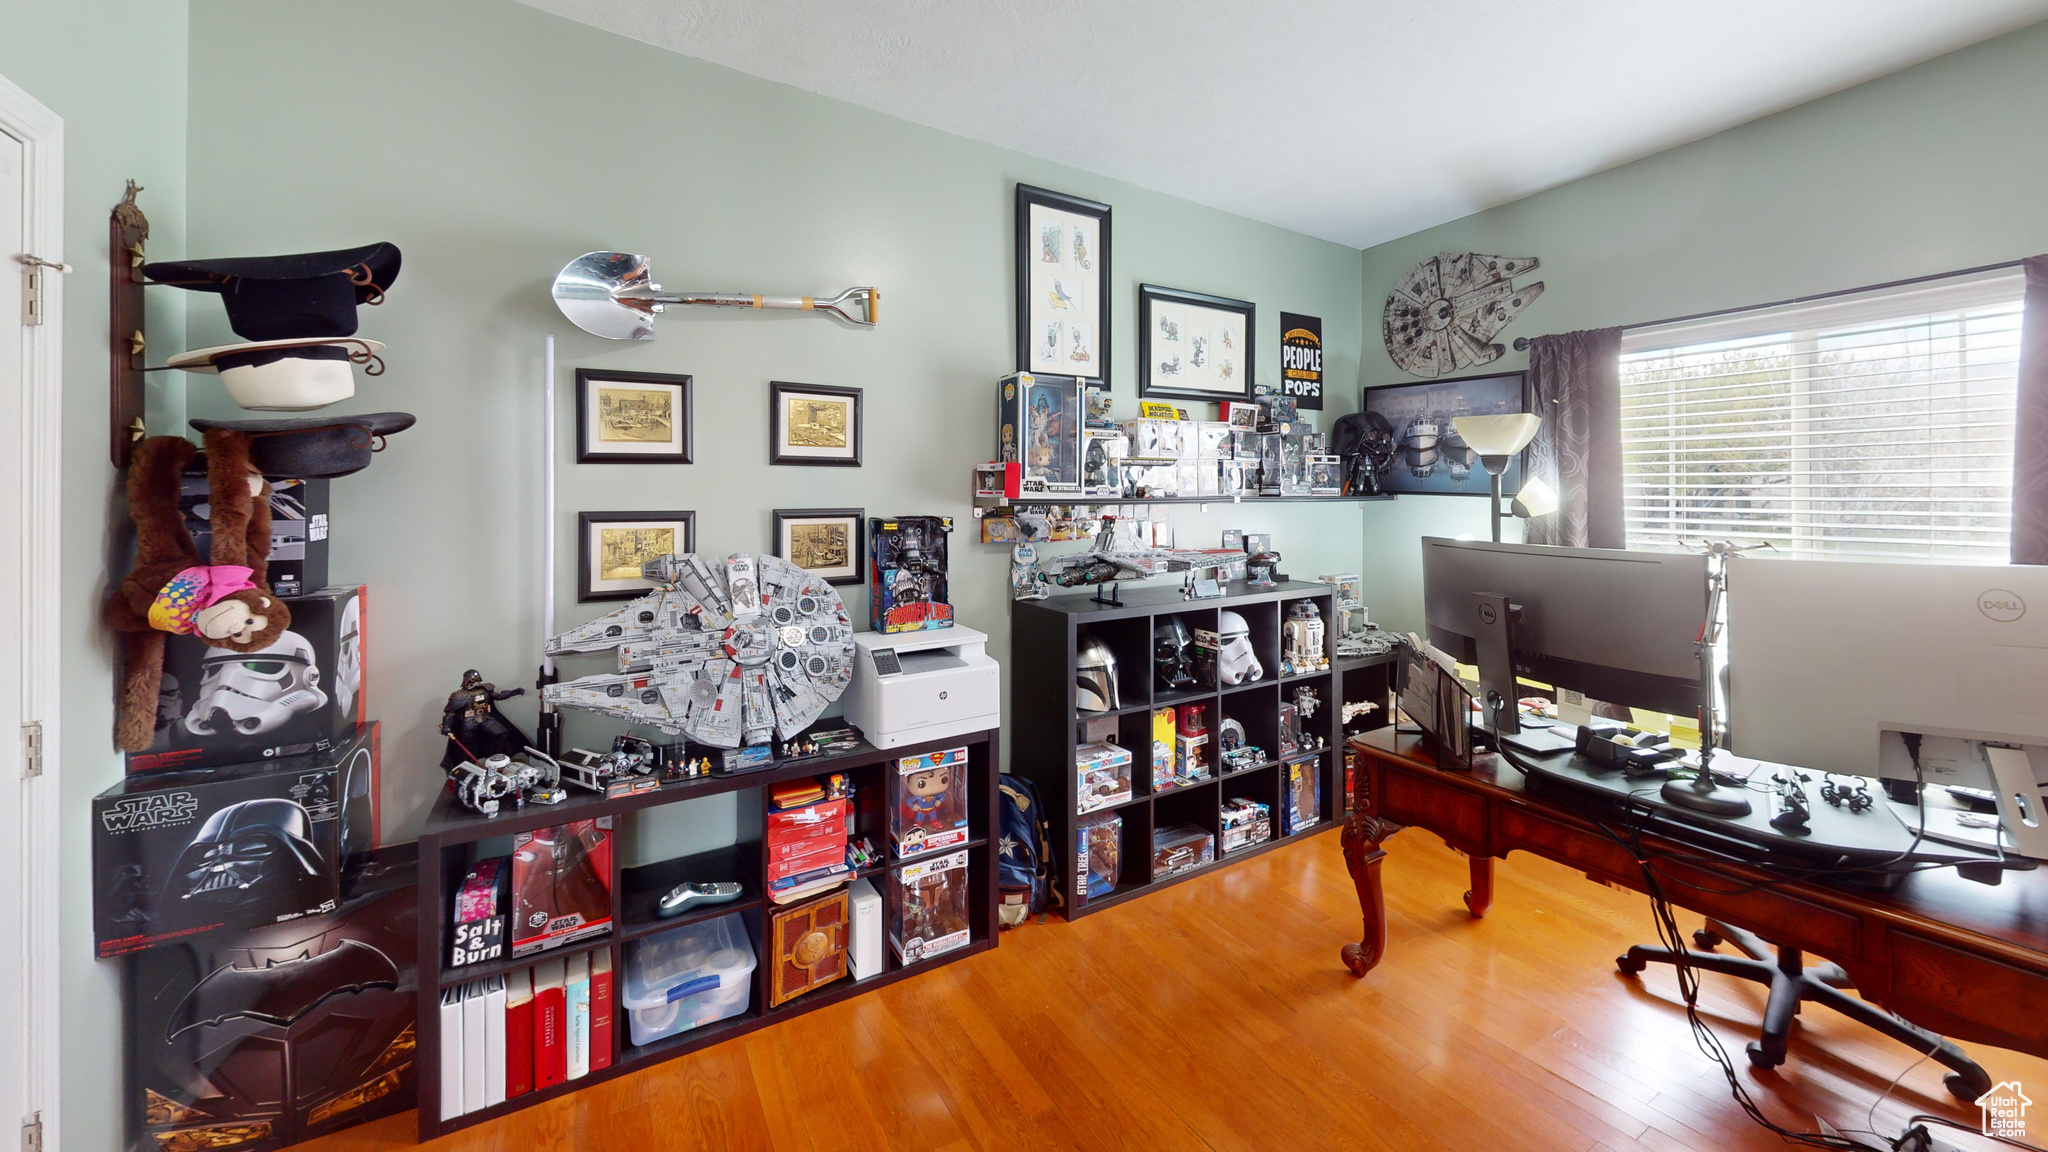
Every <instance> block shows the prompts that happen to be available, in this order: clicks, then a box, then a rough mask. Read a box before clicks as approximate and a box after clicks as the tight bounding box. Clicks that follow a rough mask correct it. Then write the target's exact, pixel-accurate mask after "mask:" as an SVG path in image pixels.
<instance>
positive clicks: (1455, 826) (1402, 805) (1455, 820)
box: [1379, 770, 1492, 856]
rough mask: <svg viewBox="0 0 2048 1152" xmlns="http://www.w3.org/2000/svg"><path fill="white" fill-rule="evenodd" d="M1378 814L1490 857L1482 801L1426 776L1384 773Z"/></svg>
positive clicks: (1464, 849)
mask: <svg viewBox="0 0 2048 1152" xmlns="http://www.w3.org/2000/svg"><path fill="white" fill-rule="evenodd" d="M1382 785H1383V787H1384V788H1385V790H1386V795H1385V796H1383V797H1381V798H1380V803H1379V814H1380V815H1381V816H1384V817H1386V818H1387V819H1389V820H1392V821H1393V822H1394V823H1396V824H1407V825H1411V826H1413V827H1416V828H1427V829H1429V830H1430V831H1431V832H1434V833H1436V834H1437V835H1439V836H1441V837H1443V838H1444V840H1445V842H1446V843H1448V844H1450V846H1451V847H1453V848H1456V849H1458V850H1459V851H1462V852H1466V853H1469V854H1471V855H1474V856H1487V855H1491V854H1492V850H1491V848H1490V847H1489V846H1488V843H1487V838H1486V801H1485V800H1483V799H1481V798H1480V797H1478V796H1474V795H1472V794H1471V793H1470V792H1466V791H1463V790H1461V789H1458V788H1454V787H1451V786H1450V785H1448V784H1442V783H1439V782H1437V781H1436V780H1433V779H1431V778H1429V777H1428V776H1421V775H1416V774H1414V773H1409V772H1400V771H1391V770H1390V771H1388V772H1387V773H1385V775H1384V777H1383V780H1382Z"/></svg>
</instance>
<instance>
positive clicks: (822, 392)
mask: <svg viewBox="0 0 2048 1152" xmlns="http://www.w3.org/2000/svg"><path fill="white" fill-rule="evenodd" d="M861 431H862V429H861V413H860V389H858V388H832V387H828V386H826V385H822V384H790V383H787V382H785V381H782V380H771V381H769V382H768V462H769V463H770V464H813V465H822V466H837V467H842V468H858V467H860V437H861Z"/></svg>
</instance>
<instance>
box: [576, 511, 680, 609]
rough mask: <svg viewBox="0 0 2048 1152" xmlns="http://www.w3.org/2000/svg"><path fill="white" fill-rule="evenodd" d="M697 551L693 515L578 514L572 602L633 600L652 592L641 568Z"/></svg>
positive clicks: (653, 585)
mask: <svg viewBox="0 0 2048 1152" xmlns="http://www.w3.org/2000/svg"><path fill="white" fill-rule="evenodd" d="M696 549H697V514H696V513H695V512H579V513H577V514H576V599H577V601H578V602H579V603H582V602H587V601H591V600H631V599H632V598H633V597H635V596H639V595H642V594H643V593H646V592H650V591H653V589H654V587H655V584H654V582H653V581H652V580H643V579H641V577H640V565H642V564H644V563H646V562H647V561H649V560H652V559H655V558H656V557H658V556H667V555H669V554H671V553H674V554H676V555H681V554H682V553H685V552H694V551H696Z"/></svg>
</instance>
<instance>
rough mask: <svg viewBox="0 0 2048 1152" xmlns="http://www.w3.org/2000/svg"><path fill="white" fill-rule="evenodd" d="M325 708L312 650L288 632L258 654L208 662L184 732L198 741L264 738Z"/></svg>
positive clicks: (216, 656) (219, 655)
mask: <svg viewBox="0 0 2048 1152" xmlns="http://www.w3.org/2000/svg"><path fill="white" fill-rule="evenodd" d="M326 706H327V693H326V692H325V691H323V690H322V689H321V687H320V665H319V663H318V662H317V660H316V659H315V656H314V653H313V646H312V645H311V644H309V643H307V641H306V638H305V637H304V636H301V635H299V634H298V633H296V632H285V633H282V634H281V635H279V636H278V638H277V643H275V644H272V645H271V646H270V647H268V648H265V649H263V650H262V651H260V652H223V651H217V650H216V651H215V652H214V653H213V654H212V655H210V656H208V657H207V658H206V662H205V663H203V664H201V665H200V675H199V698H198V699H197V700H195V701H193V703H192V709H191V711H189V712H187V713H185V729H186V731H188V732H191V733H192V734H194V735H196V736H218V735H230V734H232V735H238V736H260V735H262V734H263V733H265V732H274V731H276V730H277V729H279V728H282V727H284V726H285V725H286V724H287V723H289V722H290V721H291V719H292V717H294V716H300V715H303V714H305V713H307V712H313V711H317V710H319V709H321V708H324V707H326Z"/></svg>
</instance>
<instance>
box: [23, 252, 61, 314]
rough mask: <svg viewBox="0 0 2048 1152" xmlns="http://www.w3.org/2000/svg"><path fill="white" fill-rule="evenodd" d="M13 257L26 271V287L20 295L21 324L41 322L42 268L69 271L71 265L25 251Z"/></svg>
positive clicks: (53, 270)
mask: <svg viewBox="0 0 2048 1152" xmlns="http://www.w3.org/2000/svg"><path fill="white" fill-rule="evenodd" d="M15 259H16V260H19V261H21V263H22V266H23V268H24V269H25V270H26V271H27V273H28V288H27V290H26V291H24V292H23V293H22V295H21V322H22V323H23V324H41V323H42V322H43V270H44V269H46V268H47V269H49V270H50V271H52V272H69V271H71V265H69V264H61V263H58V262H57V261H55V260H45V259H43V258H42V257H41V256H30V255H28V254H26V253H24V254H22V255H20V256H16V257H15Z"/></svg>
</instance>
